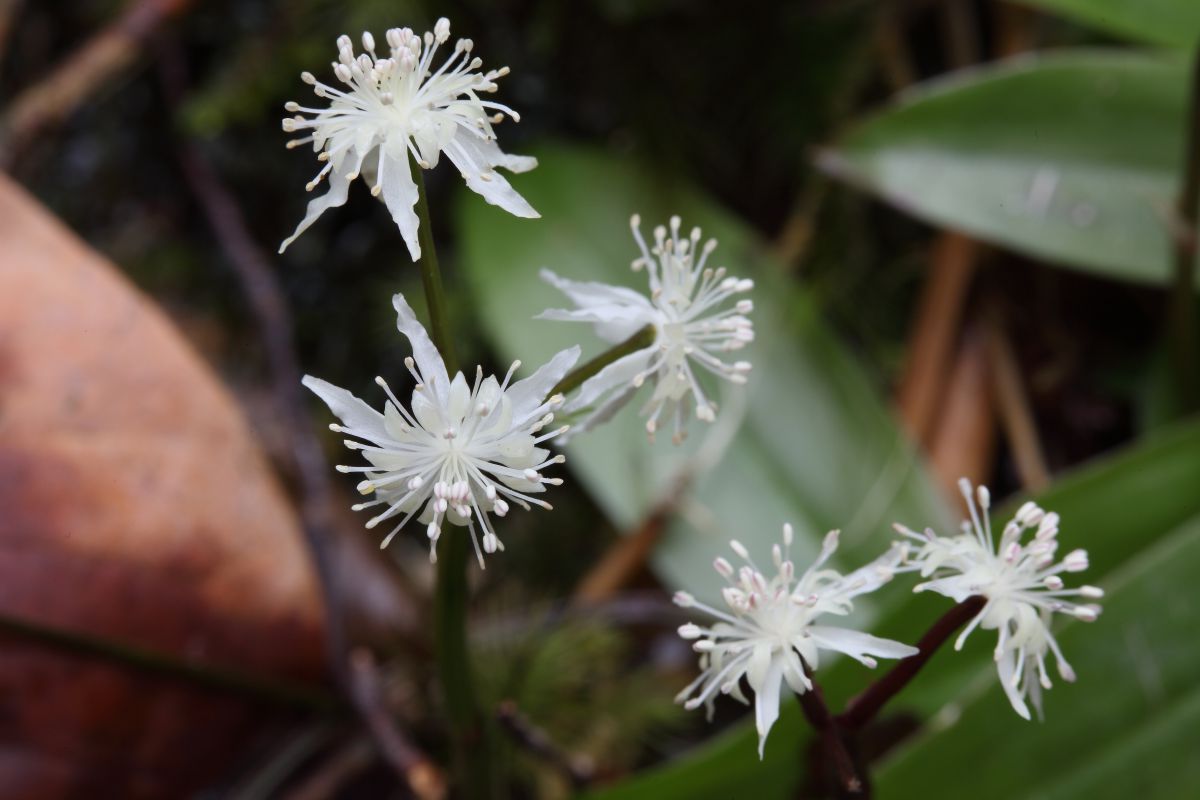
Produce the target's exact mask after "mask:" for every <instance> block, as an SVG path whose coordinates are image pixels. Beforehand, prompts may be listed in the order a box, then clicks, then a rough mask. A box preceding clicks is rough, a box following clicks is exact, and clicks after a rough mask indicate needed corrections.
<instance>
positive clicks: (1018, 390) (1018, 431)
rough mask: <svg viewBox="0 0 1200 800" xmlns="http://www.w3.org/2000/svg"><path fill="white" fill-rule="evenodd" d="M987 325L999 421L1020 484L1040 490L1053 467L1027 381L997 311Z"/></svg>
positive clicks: (1028, 488)
mask: <svg viewBox="0 0 1200 800" xmlns="http://www.w3.org/2000/svg"><path fill="white" fill-rule="evenodd" d="M987 326H988V353H989V356H990V357H991V362H992V385H993V387H994V391H995V395H996V405H997V407H998V410H999V412H1000V422H1001V424H1002V425H1003V426H1004V433H1005V436H1006V437H1007V439H1008V445H1009V448H1010V449H1011V450H1012V454H1013V460H1014V461H1015V462H1016V465H1017V475H1018V476H1019V477H1020V479H1021V485H1022V486H1023V487H1024V488H1025V489H1027V490H1029V491H1030V492H1034V493H1036V492H1040V491H1041V490H1042V489H1045V488H1046V487H1047V486H1048V485H1049V484H1050V470H1049V469H1048V468H1047V467H1046V456H1045V455H1044V454H1043V453H1042V444H1041V441H1040V440H1039V439H1038V433H1037V425H1036V424H1035V422H1034V420H1033V411H1032V410H1031V409H1030V407H1029V398H1028V395H1027V394H1026V391H1025V382H1024V381H1023V380H1022V378H1021V370H1020V367H1019V366H1018V364H1017V357H1016V355H1015V354H1014V353H1013V349H1012V344H1011V342H1009V340H1008V334H1007V332H1006V331H1005V330H1004V323H1003V322H1002V321H1001V320H1000V318H999V314H998V313H993V314H989V315H988V318H987Z"/></svg>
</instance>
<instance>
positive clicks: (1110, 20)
mask: <svg viewBox="0 0 1200 800" xmlns="http://www.w3.org/2000/svg"><path fill="white" fill-rule="evenodd" d="M1018 2H1020V3H1022V4H1024V5H1028V6H1034V7H1035V8H1041V9H1044V10H1046V11H1051V12H1054V13H1056V14H1061V15H1062V16H1064V17H1067V18H1069V19H1073V20H1076V21H1077V22H1081V23H1083V24H1084V25H1091V26H1093V27H1095V28H1097V29H1099V30H1103V31H1108V32H1109V33H1112V34H1115V35H1117V36H1123V37H1125V38H1128V39H1133V40H1136V41H1142V42H1147V43H1149V44H1158V45H1166V46H1168V47H1187V48H1192V47H1195V46H1196V45H1197V43H1200V3H1196V2H1195V0H1018Z"/></svg>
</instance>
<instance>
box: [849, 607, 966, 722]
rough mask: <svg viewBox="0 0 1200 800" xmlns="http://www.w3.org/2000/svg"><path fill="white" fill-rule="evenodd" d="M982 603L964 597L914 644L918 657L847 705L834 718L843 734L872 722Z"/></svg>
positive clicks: (901, 663) (891, 671) (902, 665)
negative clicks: (843, 731) (880, 710)
mask: <svg viewBox="0 0 1200 800" xmlns="http://www.w3.org/2000/svg"><path fill="white" fill-rule="evenodd" d="M986 602H987V600H986V599H985V598H983V597H979V596H975V597H968V598H967V599H966V600H964V601H962V602H961V603H959V604H958V605H956V606H955V607H954V608H952V609H950V610H949V611H947V612H946V613H945V615H943V616H942V618H941V619H939V620H938V621H937V622H935V623H933V627H931V628H930V629H929V630H928V631H926V632H925V635H924V636H922V637H921V640H920V641H919V642H917V650H918V653H917V654H916V655H915V656H909V657H908V658H905V659H903V660H901V661H899V662H897V664H896V666H894V667H892V668H891V669H890V670H889V671H888V672H887V673H886V674H885V675H883V677H881V678H880V679H879V680H877V681H875V682H874V683H873V684H871V685H870V686H868V687H867V689H866V691H864V692H863V693H862V694H860V695H859V696H858V697H856V698H854V699H853V700H851V701H850V702H849V704H847V706H846V710H845V711H843V712H842V713H841V714H839V715H838V717H837V724H838V726H839V727H840V728H841V729H842V730H845V731H857V730H861V729H862V727H863V726H865V725H866V724H867V723H868V722H870V721H871V720H873V719H874V718H875V715H876V714H878V713H879V709H881V708H883V706H884V704H886V703H887V702H888V701H889V700H891V699H892V698H893V697H895V696H896V695H897V694H898V693H899V692H900V690H901V689H903V688H904V687H905V686H907V685H908V683H909V681H911V680H912V679H913V678H914V677H915V676H916V674H917V673H918V672H920V671H921V668H922V667H924V666H925V664H926V662H928V661H929V659H930V658H932V657H933V654H934V653H935V652H937V649H938V648H939V647H941V646H942V644H943V643H945V641H946V640H947V639H949V638H950V637H951V636H952V635H953V634H954V632H955V631H957V630H958V629H959V628H961V627H962V626H963V625H964V624H965V623H966V622H967V621H968V620H969V619H971V618H972V617H974V616H975V615H976V614H978V613H979V612H980V611H981V610H983V606H984V604H985V603H986Z"/></svg>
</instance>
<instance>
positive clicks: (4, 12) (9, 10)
mask: <svg viewBox="0 0 1200 800" xmlns="http://www.w3.org/2000/svg"><path fill="white" fill-rule="evenodd" d="M21 3H22V0H0V63H2V62H3V61H4V56H5V49H6V48H7V47H8V39H9V36H10V35H11V34H12V28H13V22H14V21H16V18H17V14H18V13H19V12H20V11H21Z"/></svg>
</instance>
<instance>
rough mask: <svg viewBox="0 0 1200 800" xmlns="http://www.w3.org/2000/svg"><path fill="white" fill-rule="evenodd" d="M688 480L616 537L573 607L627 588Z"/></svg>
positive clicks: (579, 590)
mask: <svg viewBox="0 0 1200 800" xmlns="http://www.w3.org/2000/svg"><path fill="white" fill-rule="evenodd" d="M688 482H689V481H688V478H687V476H686V475H684V476H681V477H680V478H679V479H678V481H677V482H676V485H675V486H674V487H673V488H672V489H671V490H670V491H669V492H668V493H667V496H666V498H665V499H664V500H663V501H662V502H660V503H659V505H658V506H657V507H656V508H654V509H653V510H652V511H651V512H650V513H649V515H647V516H646V518H645V519H644V520H643V521H642V523H641V524H640V525H638V527H637V529H636V530H634V531H633V532H632V533H629V534H626V535H624V536H621V537H619V538H618V539H617V540H616V541H615V542H613V544H612V546H611V547H610V548H609V549H608V552H606V553H605V554H604V555H603V556H601V557H600V560H599V561H597V562H596V564H595V565H594V566H593V567H592V568H591V569H590V570H588V572H587V574H586V575H584V576H583V579H582V580H580V581H579V585H578V586H576V587H575V592H574V594H573V595H572V596H571V602H572V604H573V605H577V606H582V605H595V604H597V603H601V602H603V601H605V600H608V599H609V598H611V597H612V596H613V595H615V594H617V593H618V592H619V591H621V590H622V589H624V588H625V587H626V586H628V585H629V583H630V581H632V580H633V579H634V578H635V577H636V576H637V575H638V573H639V572H640V571H641V570H642V569H644V568H645V566H646V560H647V559H648V558H649V557H650V554H651V553H653V552H654V547H655V545H657V544H658V542H659V540H660V539H662V536H663V534H664V533H665V532H666V530H667V524H668V523H669V522H670V521H671V515H672V514H674V512H675V507H676V505H677V504H678V502H679V498H680V497H681V496H682V495H683V493H684V491H685V490H686V488H687V484H688Z"/></svg>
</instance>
